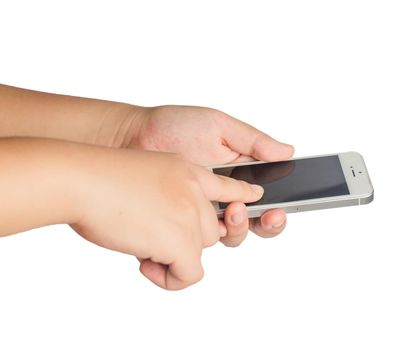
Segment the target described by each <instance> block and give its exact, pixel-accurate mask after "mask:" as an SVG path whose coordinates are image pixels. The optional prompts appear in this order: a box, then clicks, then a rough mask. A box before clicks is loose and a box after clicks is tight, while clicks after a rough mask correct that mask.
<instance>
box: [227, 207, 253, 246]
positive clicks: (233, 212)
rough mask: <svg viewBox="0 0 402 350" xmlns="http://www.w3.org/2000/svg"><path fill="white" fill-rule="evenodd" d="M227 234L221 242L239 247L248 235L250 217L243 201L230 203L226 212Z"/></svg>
mask: <svg viewBox="0 0 402 350" xmlns="http://www.w3.org/2000/svg"><path fill="white" fill-rule="evenodd" d="M224 220H225V225H226V229H227V234H226V236H225V237H222V238H221V242H222V243H223V244H224V245H226V246H227V247H237V246H238V245H240V243H241V242H243V241H244V239H245V238H246V236H247V232H248V217H247V209H246V206H245V205H244V204H243V203H241V202H233V203H230V204H229V205H228V206H227V208H226V210H225V214H224Z"/></svg>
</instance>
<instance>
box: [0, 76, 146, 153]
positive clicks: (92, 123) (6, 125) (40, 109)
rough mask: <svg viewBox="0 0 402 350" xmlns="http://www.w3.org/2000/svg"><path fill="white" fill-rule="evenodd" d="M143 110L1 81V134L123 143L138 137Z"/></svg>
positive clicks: (6, 135)
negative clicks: (137, 132)
mask: <svg viewBox="0 0 402 350" xmlns="http://www.w3.org/2000/svg"><path fill="white" fill-rule="evenodd" d="M141 110H142V107H139V106H133V105H129V104H125V103H118V102H112V101H103V100H96V99H89V98H81V97H73V96H65V95H56V94H49V93H43V92H38V91H32V90H26V89H20V88H15V87H11V86H7V85H1V84H0V137H9V136H31V137H44V138H54V139H61V140H69V141H76V142H82V143H89V144H97V145H104V146H112V147H122V146H126V145H125V143H127V142H129V140H132V139H133V138H135V135H134V134H133V133H135V132H136V130H137V129H139V127H140V124H141V123H140V121H141V120H140V116H139V115H140V114H141V113H140V112H141ZM137 124H138V125H137ZM137 126H138V127H137Z"/></svg>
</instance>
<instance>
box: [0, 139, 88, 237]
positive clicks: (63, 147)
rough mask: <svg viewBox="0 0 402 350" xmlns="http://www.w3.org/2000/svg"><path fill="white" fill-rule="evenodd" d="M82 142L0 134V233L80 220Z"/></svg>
mask: <svg viewBox="0 0 402 350" xmlns="http://www.w3.org/2000/svg"><path fill="white" fill-rule="evenodd" d="M81 147H82V146H81V145H79V144H75V143H71V142H63V141H56V140H50V139H34V138H3V139H0V168H1V169H3V170H2V172H1V176H0V178H1V181H0V190H1V193H2V197H1V199H0V204H1V205H0V206H1V208H2V210H1V213H0V218H1V220H0V235H7V234H10V233H16V232H21V231H25V230H28V229H32V228H35V227H41V226H46V225H52V224H62V223H68V224H69V223H74V222H76V221H78V220H80V217H81V215H82V214H83V207H82V200H81V196H82V195H81V192H82V191H81V189H82V182H81V181H80V169H79V165H78V164H77V160H76V159H75V156H76V154H79V152H80V149H81ZM88 147H89V146H88Z"/></svg>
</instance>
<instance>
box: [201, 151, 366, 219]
mask: <svg viewBox="0 0 402 350" xmlns="http://www.w3.org/2000/svg"><path fill="white" fill-rule="evenodd" d="M335 155H337V156H338V157H339V161H340V163H341V167H342V170H343V174H344V175H345V179H346V184H347V186H348V188H349V192H350V194H348V195H343V196H333V197H323V198H316V199H308V200H301V201H293V202H282V203H274V204H264V205H255V206H248V207H247V211H248V216H249V217H250V218H254V217H259V216H261V215H262V214H263V213H264V212H265V211H267V210H268V209H273V208H282V209H284V210H285V211H286V212H287V213H298V212H301V211H309V210H319V209H329V208H337V207H346V206H352V205H362V204H368V203H370V202H372V201H373V199H374V188H373V185H372V183H371V180H370V176H369V174H368V171H367V167H366V164H365V162H364V159H363V157H362V155H361V154H360V153H358V152H353V151H352V152H342V153H332V154H322V155H315V156H307V157H297V158H291V159H289V160H298V159H307V158H321V157H328V156H335ZM261 163H269V162H264V161H253V162H245V163H231V164H224V165H212V166H209V167H208V169H209V170H210V171H212V172H213V170H214V169H216V168H229V167H233V166H245V165H253V164H261ZM353 174H354V175H353ZM212 205H213V206H214V208H215V210H216V212H217V216H218V218H223V215H224V211H225V210H224V209H221V208H219V203H218V202H212Z"/></svg>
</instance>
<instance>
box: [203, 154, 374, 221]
mask: <svg viewBox="0 0 402 350" xmlns="http://www.w3.org/2000/svg"><path fill="white" fill-rule="evenodd" d="M209 169H210V170H211V171H213V172H214V173H215V174H218V175H224V176H229V177H232V178H235V179H238V180H244V181H247V182H249V183H252V184H258V185H261V186H262V187H264V190H265V192H264V195H263V197H262V198H261V199H260V200H259V201H257V202H253V203H246V206H247V210H248V215H249V217H250V218H252V217H259V216H261V215H262V214H263V213H264V212H265V211H266V210H268V209H272V208H283V209H284V210H285V211H286V212H288V213H295V212H300V211H307V210H316V209H326V208H336V207H344V206H350V205H360V204H368V203H370V202H371V201H372V200H373V199H374V189H373V186H372V184H371V181H370V177H369V174H368V172H367V168H366V165H365V163H364V160H363V157H362V156H361V155H360V154H359V153H357V152H346V153H338V154H329V155H320V156H312V157H303V158H294V159H290V160H286V161H281V162H271V163H267V162H262V161H255V162H248V163H235V164H233V163H232V164H226V165H216V166H211V167H209ZM213 205H214V207H215V210H216V212H217V215H218V217H219V218H222V217H223V213H224V211H225V208H226V207H227V203H218V202H213Z"/></svg>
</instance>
